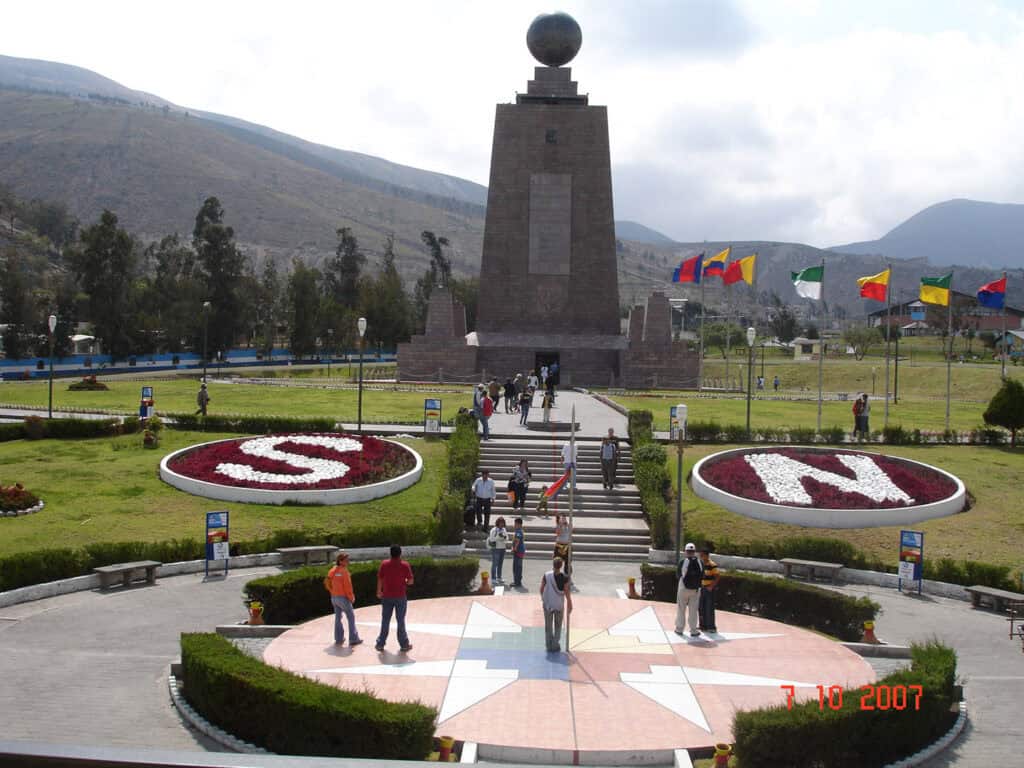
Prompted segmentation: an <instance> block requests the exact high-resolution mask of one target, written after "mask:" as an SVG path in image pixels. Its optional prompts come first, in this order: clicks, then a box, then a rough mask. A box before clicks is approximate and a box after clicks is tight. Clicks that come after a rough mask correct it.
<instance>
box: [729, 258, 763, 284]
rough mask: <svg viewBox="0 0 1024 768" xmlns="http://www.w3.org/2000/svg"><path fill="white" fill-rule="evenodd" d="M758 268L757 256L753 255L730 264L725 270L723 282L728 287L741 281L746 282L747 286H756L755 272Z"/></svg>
mask: <svg viewBox="0 0 1024 768" xmlns="http://www.w3.org/2000/svg"><path fill="white" fill-rule="evenodd" d="M756 266H757V254H756V253H753V254H751V255H750V256H746V257H744V258H742V259H739V260H737V261H734V262H732V263H730V264H729V266H728V267H726V269H725V274H724V275H722V282H723V283H725V284H726V285H732V284H733V283H738V282H739V281H740V280H742V281H743V282H745V283H746V284H747V285H753V284H754V270H755V268H756Z"/></svg>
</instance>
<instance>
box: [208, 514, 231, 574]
mask: <svg viewBox="0 0 1024 768" xmlns="http://www.w3.org/2000/svg"><path fill="white" fill-rule="evenodd" d="M228 548H229V545H228V511H227V510H226V509H224V510H220V511H218V512H207V513H206V577H207V578H209V576H210V561H211V560H223V561H224V575H225V576H227V575H228V557H230V553H229V551H228Z"/></svg>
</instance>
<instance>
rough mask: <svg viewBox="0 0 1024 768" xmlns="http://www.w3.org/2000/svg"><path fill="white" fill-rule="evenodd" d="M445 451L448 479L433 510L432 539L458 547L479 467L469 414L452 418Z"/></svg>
mask: <svg viewBox="0 0 1024 768" xmlns="http://www.w3.org/2000/svg"><path fill="white" fill-rule="evenodd" d="M446 449H447V452H448V464H447V470H448V479H447V480H446V481H445V485H444V490H443V491H442V493H441V496H440V498H438V500H437V506H435V507H434V526H433V531H432V538H433V540H434V541H435V542H437V543H438V544H461V543H462V531H463V520H462V512H463V510H464V509H465V507H466V504H467V503H468V501H469V494H470V491H471V488H472V486H473V479H474V478H475V477H476V468H477V465H478V464H479V463H480V438H479V437H478V436H477V433H476V419H475V418H474V417H473V416H472V414H468V413H460V414H458V415H457V416H456V417H455V429H454V430H453V431H452V433H451V434H450V435H449V436H448V442H447V444H446Z"/></svg>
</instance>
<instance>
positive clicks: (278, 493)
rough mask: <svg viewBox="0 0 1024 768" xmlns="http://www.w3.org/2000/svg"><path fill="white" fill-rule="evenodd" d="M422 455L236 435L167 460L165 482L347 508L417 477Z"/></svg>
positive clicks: (369, 444) (219, 494) (202, 492)
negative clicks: (233, 437)
mask: <svg viewBox="0 0 1024 768" xmlns="http://www.w3.org/2000/svg"><path fill="white" fill-rule="evenodd" d="M422 469H423V462H422V460H421V459H420V456H419V454H417V453H416V452H415V451H413V450H411V449H410V448H407V447H406V446H404V445H402V444H401V443H396V442H392V441H390V440H382V439H380V438H376V437H366V436H355V435H342V434H315V433H306V434H288V435H268V436H266V437H252V438H235V439H231V440H219V441H217V442H213V443H204V444H202V445H195V446H190V447H189V448H185V449H184V450H181V451H177V452H175V453H172V454H170V455H169V456H165V457H164V459H163V461H161V463H160V476H161V478H163V480H164V481H165V482H167V483H170V484H171V485H173V486H175V487H176V488H179V489H181V490H184V491H188V492H189V493H194V494H196V495H199V496H207V497H209V498H214V499H223V500H225V501H248V502H256V503H261V504H284V503H285V502H287V501H292V502H298V503H308V504H347V503H352V502H355V501H367V500H369V499H374V498H379V497H381V496H386V495H388V494H391V493H395V492H396V491H399V490H402V489H403V488H407V487H408V486H409V485H412V484H413V483H414V482H416V481H417V480H418V479H419V476H420V474H421V473H422Z"/></svg>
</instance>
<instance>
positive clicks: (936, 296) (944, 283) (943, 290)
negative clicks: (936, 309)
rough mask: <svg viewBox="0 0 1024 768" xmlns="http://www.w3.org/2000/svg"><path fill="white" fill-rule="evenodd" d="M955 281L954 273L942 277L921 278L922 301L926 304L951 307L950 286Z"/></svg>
mask: <svg viewBox="0 0 1024 768" xmlns="http://www.w3.org/2000/svg"><path fill="white" fill-rule="evenodd" d="M952 281H953V273H952V272H950V273H949V274H948V275H943V276H942V277H922V278H921V301H923V302H924V303H925V304H939V305H940V306H943V307H948V306H949V284H950V283H951V282H952Z"/></svg>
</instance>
